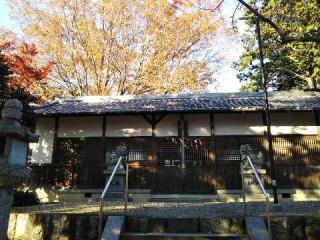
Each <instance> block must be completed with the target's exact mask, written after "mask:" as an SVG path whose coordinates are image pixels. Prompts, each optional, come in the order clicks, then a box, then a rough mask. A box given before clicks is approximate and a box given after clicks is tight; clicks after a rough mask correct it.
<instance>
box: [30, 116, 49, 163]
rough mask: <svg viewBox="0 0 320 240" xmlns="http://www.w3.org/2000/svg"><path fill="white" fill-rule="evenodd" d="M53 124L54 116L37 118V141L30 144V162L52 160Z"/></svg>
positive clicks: (47, 161)
mask: <svg viewBox="0 0 320 240" xmlns="http://www.w3.org/2000/svg"><path fill="white" fill-rule="evenodd" d="M54 125H55V119H54V118H37V121H36V134H37V135H39V142H38V143H31V144H30V148H31V150H32V157H31V162H32V163H39V164H41V163H51V162H52V151H53V139H54Z"/></svg>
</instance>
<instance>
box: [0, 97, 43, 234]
mask: <svg viewBox="0 0 320 240" xmlns="http://www.w3.org/2000/svg"><path fill="white" fill-rule="evenodd" d="M21 116H22V104H21V103H20V102H19V101H18V100H16V99H10V100H8V101H7V102H6V103H5V104H4V108H3V110H2V119H1V120H0V141H1V142H0V239H6V235H7V228H8V221H9V215H10V208H11V205H12V201H13V189H14V188H16V187H18V186H19V185H20V184H21V183H23V182H25V181H26V180H27V179H28V178H29V177H30V169H28V168H27V149H28V143H29V142H38V136H36V135H34V134H32V133H31V132H30V131H29V129H27V128H26V127H25V126H23V125H22V124H21V123H20V122H21Z"/></svg>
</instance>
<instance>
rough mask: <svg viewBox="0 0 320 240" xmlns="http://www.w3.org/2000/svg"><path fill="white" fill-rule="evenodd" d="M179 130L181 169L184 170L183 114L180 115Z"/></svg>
mask: <svg viewBox="0 0 320 240" xmlns="http://www.w3.org/2000/svg"><path fill="white" fill-rule="evenodd" d="M180 129H181V147H180V152H181V169H182V170H184V169H186V153H185V124H184V114H183V113H181V114H180Z"/></svg>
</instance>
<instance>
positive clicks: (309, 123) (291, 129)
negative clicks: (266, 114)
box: [270, 112, 318, 135]
mask: <svg viewBox="0 0 320 240" xmlns="http://www.w3.org/2000/svg"><path fill="white" fill-rule="evenodd" d="M270 118H271V133H272V134H273V135H281V134H304V135H313V134H317V133H318V129H317V126H316V122H315V116H314V113H312V112H286V113H271V114H270Z"/></svg>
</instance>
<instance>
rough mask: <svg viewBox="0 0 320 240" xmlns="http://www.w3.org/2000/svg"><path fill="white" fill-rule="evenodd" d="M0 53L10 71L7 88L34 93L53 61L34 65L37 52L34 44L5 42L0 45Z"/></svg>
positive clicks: (50, 68)
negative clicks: (42, 64) (43, 64)
mask: <svg viewBox="0 0 320 240" xmlns="http://www.w3.org/2000/svg"><path fill="white" fill-rule="evenodd" d="M0 54H1V57H2V58H3V59H4V62H5V64H6V65H7V66H8V69H9V71H10V73H11V74H10V76H9V78H8V82H7V85H8V87H9V89H23V90H24V91H25V92H27V93H30V94H35V93H37V90H38V87H39V84H40V83H41V81H43V80H44V79H45V78H46V77H47V76H48V74H49V72H50V71H51V70H52V64H53V63H48V64H47V65H45V66H40V67H39V66H36V64H35V57H36V56H37V54H38V52H37V49H36V46H35V45H34V44H27V43H22V44H20V45H18V44H16V43H14V42H6V43H4V44H3V45H1V46H0Z"/></svg>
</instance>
